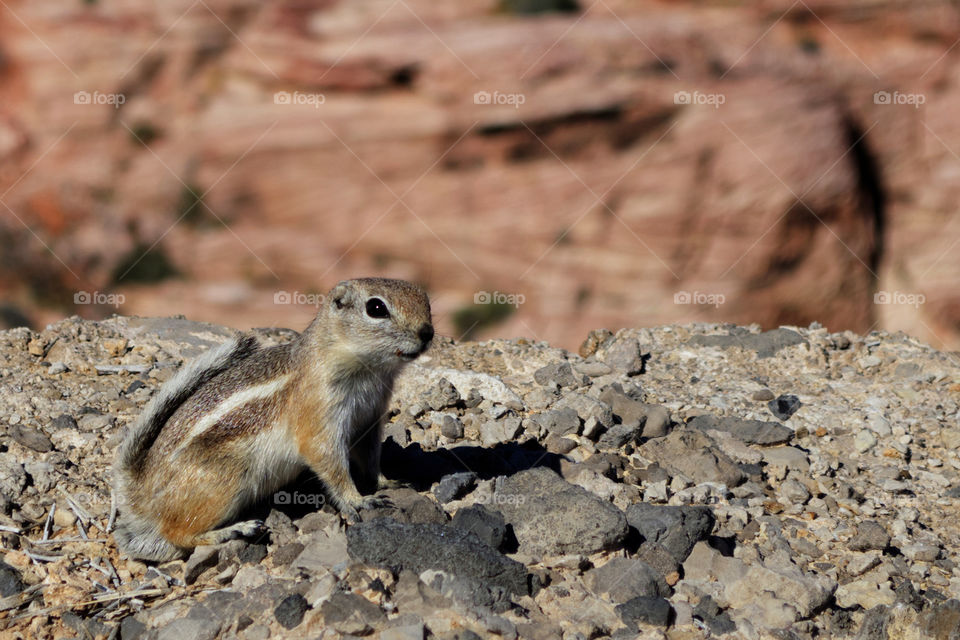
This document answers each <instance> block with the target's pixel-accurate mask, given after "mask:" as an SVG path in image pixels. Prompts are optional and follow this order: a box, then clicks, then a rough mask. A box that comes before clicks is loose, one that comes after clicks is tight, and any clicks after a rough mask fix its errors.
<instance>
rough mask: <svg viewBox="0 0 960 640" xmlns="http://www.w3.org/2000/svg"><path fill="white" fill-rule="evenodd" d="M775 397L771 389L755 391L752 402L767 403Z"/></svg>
mask: <svg viewBox="0 0 960 640" xmlns="http://www.w3.org/2000/svg"><path fill="white" fill-rule="evenodd" d="M774 397H775V396H774V395H773V391H770V389H760V390H758V391H754V392H753V395H751V396H750V398H751V399H752V400H756V401H757V402H767V401H768V400H773V399H774Z"/></svg>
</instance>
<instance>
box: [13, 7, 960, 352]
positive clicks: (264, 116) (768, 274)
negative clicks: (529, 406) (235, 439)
mask: <svg viewBox="0 0 960 640" xmlns="http://www.w3.org/2000/svg"><path fill="white" fill-rule="evenodd" d="M958 41H960V8H958V6H957V4H956V3H955V2H947V1H937V0H929V1H912V2H911V1H896V2H895V1H882V0H846V1H844V0H823V1H817V0H808V1H804V0H797V1H795V2H790V1H789V0H769V1H762V2H732V1H725V2H720V1H716V2H680V1H674V2H653V1H649V0H637V1H631V2H628V1H626V0H595V1H591V0H579V5H577V4H574V2H573V0H553V1H549V0H543V1H540V0H502V1H501V0H460V1H458V2H453V3H438V2H434V1H432V0H354V1H352V2H348V1H346V0H339V1H337V0H296V1H281V2H270V3H261V2H254V1H252V0H192V1H191V0H169V1H167V2H163V3H154V2H145V1H144V0H88V1H81V0H75V1H73V2H62V3H40V2H23V1H14V0H10V1H8V2H7V3H5V5H4V8H3V10H2V11H0V203H2V204H0V301H2V304H0V323H2V324H3V325H6V326H15V325H18V324H23V323H25V322H29V323H31V324H33V325H34V326H42V325H43V324H44V323H46V322H49V321H51V320H53V319H55V318H58V317H62V316H64V315H69V314H72V313H79V314H80V315H82V316H85V317H102V316H104V315H108V314H109V313H112V312H114V311H118V312H121V313H124V314H141V315H170V314H177V313H179V314H185V315H187V316H189V317H190V318H191V319H194V320H207V321H212V322H217V323H222V324H227V325H231V326H234V327H239V328H247V327H251V326H274V325H279V326H289V327H294V328H298V329H299V328H302V327H303V326H305V325H306V323H307V322H308V320H309V318H310V317H311V316H312V314H313V312H314V308H313V306H312V304H313V303H314V302H316V301H317V299H318V294H320V293H321V292H323V291H326V290H327V289H328V288H329V287H330V286H332V285H333V284H334V283H335V282H336V281H337V280H339V279H342V278H347V277H354V276H358V275H373V274H382V275H390V276H394V277H402V278H408V279H412V280H417V281H420V282H422V283H424V284H425V285H426V286H427V287H428V288H429V290H430V291H431V293H432V295H433V298H434V300H435V309H436V312H437V316H438V324H439V328H440V330H441V332H443V333H446V334H448V335H453V336H454V337H462V336H465V335H466V336H471V337H490V336H506V337H510V336H518V335H523V336H527V337H529V338H535V339H542V340H549V341H551V342H552V343H554V344H556V345H558V346H564V347H567V348H576V346H577V345H578V344H579V343H580V341H581V340H582V339H583V338H584V336H585V335H586V333H587V331H588V330H590V329H594V328H597V327H601V326H606V327H609V328H613V329H616V328H619V327H621V326H637V325H646V326H649V325H655V324H661V323H672V322H677V323H682V322H690V321H697V320H703V321H723V320H729V321H733V322H739V323H751V322H757V323H760V324H761V325H763V326H765V327H773V326H776V325H778V324H781V323H784V324H798V325H805V324H808V323H810V322H812V321H819V322H821V323H823V324H825V325H826V326H827V327H829V328H830V329H831V330H842V329H853V330H855V331H858V332H864V331H868V330H870V329H872V328H884V329H889V330H898V329H902V330H905V331H907V332H909V333H911V334H914V335H917V336H919V337H920V338H922V339H924V340H927V341H929V342H930V343H931V344H933V345H934V346H935V347H938V348H948V349H957V348H958V345H960V290H958V289H957V287H956V282H957V279H958V278H957V276H958V274H960V215H958V214H957V206H958V205H957V203H958V191H960V180H958V178H960V156H958V153H960V119H958V118H957V112H958V111H957V109H958V107H960V64H958V57H960V46H958Z"/></svg>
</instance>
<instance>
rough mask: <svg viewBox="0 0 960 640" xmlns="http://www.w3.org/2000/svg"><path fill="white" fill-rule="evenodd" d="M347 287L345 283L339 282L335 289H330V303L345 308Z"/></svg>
mask: <svg viewBox="0 0 960 640" xmlns="http://www.w3.org/2000/svg"><path fill="white" fill-rule="evenodd" d="M347 293H348V291H347V287H346V285H344V284H342V283H341V284H338V285H337V286H335V287H334V288H333V289H331V290H330V295H329V296H328V297H329V299H330V303H331V304H332V305H333V306H334V307H336V308H337V309H343V308H344V307H345V306H347V302H348V301H347Z"/></svg>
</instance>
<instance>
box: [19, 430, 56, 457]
mask: <svg viewBox="0 0 960 640" xmlns="http://www.w3.org/2000/svg"><path fill="white" fill-rule="evenodd" d="M10 435H11V436H12V437H13V439H14V440H16V441H17V442H18V443H20V444H21V445H23V446H24V447H26V448H28V449H32V450H34V451H37V452H38V453H46V452H47V451H52V450H53V443H52V442H50V438H48V437H47V435H46V434H45V433H43V432H42V431H38V430H37V429H33V428H31V427H27V426H24V425H19V424H18V425H13V426H12V427H11V428H10Z"/></svg>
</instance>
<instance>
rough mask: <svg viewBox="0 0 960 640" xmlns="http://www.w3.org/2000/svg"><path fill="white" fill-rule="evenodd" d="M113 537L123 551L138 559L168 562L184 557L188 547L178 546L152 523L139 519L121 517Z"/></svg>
mask: <svg viewBox="0 0 960 640" xmlns="http://www.w3.org/2000/svg"><path fill="white" fill-rule="evenodd" d="M113 537H114V539H115V540H116V541H117V546H118V547H120V550H121V551H123V552H124V553H126V554H127V555H129V556H131V557H133V558H137V559H138V560H146V561H151V562H167V561H169V560H177V559H179V558H182V557H183V556H185V555H186V553H187V549H184V548H183V547H178V546H177V545H175V544H173V543H172V542H170V541H169V540H167V539H166V538H164V537H163V536H162V535H160V532H159V531H157V529H156V527H154V526H153V525H152V524H150V523H148V522H145V521H143V520H139V519H130V518H128V519H123V518H121V520H120V521H119V522H118V523H117V528H116V529H114V531H113Z"/></svg>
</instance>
